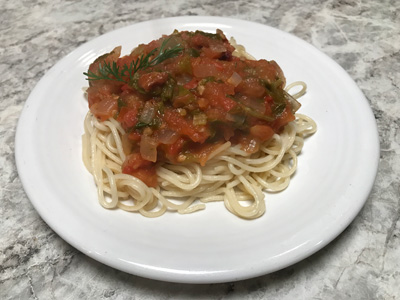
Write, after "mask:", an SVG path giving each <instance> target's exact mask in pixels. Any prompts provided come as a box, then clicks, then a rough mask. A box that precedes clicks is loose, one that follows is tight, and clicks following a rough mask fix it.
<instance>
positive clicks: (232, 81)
mask: <svg viewBox="0 0 400 300" xmlns="http://www.w3.org/2000/svg"><path fill="white" fill-rule="evenodd" d="M227 82H228V83H229V84H232V85H233V86H234V87H237V86H238V85H239V84H240V83H241V82H242V77H241V76H240V75H239V74H238V73H236V72H233V74H232V76H231V77H229V79H228V80H227Z"/></svg>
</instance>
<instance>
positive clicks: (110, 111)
mask: <svg viewBox="0 0 400 300" xmlns="http://www.w3.org/2000/svg"><path fill="white" fill-rule="evenodd" d="M117 109H118V107H117V100H116V99H115V97H109V98H106V99H103V100H101V101H100V102H97V103H95V104H93V105H92V106H91V107H90V111H91V112H92V114H93V115H94V116H95V117H96V118H98V119H99V120H100V121H105V120H107V119H109V118H111V117H112V116H113V115H114V114H115V113H116V112H117Z"/></svg>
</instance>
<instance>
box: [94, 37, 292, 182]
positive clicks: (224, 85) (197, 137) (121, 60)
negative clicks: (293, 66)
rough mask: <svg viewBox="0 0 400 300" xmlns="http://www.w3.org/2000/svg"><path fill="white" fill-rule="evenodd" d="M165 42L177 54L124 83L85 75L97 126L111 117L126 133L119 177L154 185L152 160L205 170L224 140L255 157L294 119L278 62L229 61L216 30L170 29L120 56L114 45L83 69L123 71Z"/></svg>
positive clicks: (228, 46)
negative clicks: (191, 164)
mask: <svg viewBox="0 0 400 300" xmlns="http://www.w3.org/2000/svg"><path fill="white" fill-rule="evenodd" d="M163 42H164V45H165V48H164V49H171V48H173V47H175V48H176V47H179V48H180V51H179V53H177V54H176V55H175V56H174V57H171V58H168V59H166V60H164V61H162V62H161V63H158V64H154V65H152V66H149V67H147V68H143V69H139V70H138V71H137V72H135V74H134V75H133V76H128V75H127V74H126V73H125V74H123V75H124V76H125V77H124V80H120V81H117V80H112V77H111V80H107V79H101V80H90V78H89V85H90V86H89V88H88V89H87V94H88V101H89V107H90V111H91V112H92V113H93V115H94V116H95V117H96V118H98V119H99V120H100V121H105V120H107V119H109V118H114V119H116V120H117V121H118V122H119V123H120V124H121V126H122V127H123V129H124V130H125V131H126V134H125V135H123V136H122V143H123V149H124V152H125V154H126V155H127V157H126V160H125V161H124V163H123V165H122V172H123V173H125V174H131V175H133V176H135V177H137V178H139V179H141V180H142V181H143V182H144V183H146V184H147V185H148V186H150V187H155V186H157V175H156V163H158V162H169V163H173V164H182V163H187V162H197V163H199V164H201V165H203V166H204V165H205V163H206V162H207V160H208V158H209V156H210V154H211V153H212V152H213V151H214V150H215V149H216V148H218V147H219V146H221V145H222V144H223V143H225V142H227V141H230V142H231V143H232V144H233V145H235V144H240V145H241V147H242V149H243V150H245V151H247V152H249V153H254V152H256V151H258V149H259V145H260V144H261V143H263V142H265V141H267V140H268V139H270V138H271V137H272V136H273V135H274V133H279V132H280V130H281V129H282V128H283V126H285V125H286V124H287V123H289V122H291V121H293V120H294V119H295V117H294V110H295V109H294V108H293V105H292V102H291V101H290V99H289V98H290V96H288V95H287V93H286V92H284V90H283V88H284V86H285V77H284V75H283V73H282V70H281V69H280V67H279V66H278V64H277V63H275V62H274V61H267V60H264V59H262V60H258V61H256V60H248V59H244V58H239V57H236V56H233V55H232V53H233V51H234V50H235V49H234V47H233V46H232V45H231V44H230V43H229V41H228V40H227V39H226V37H225V35H224V34H223V33H222V32H221V31H220V30H217V32H216V33H215V34H211V33H205V32H201V31H196V32H187V31H183V32H178V31H175V32H174V33H172V34H171V35H169V36H163V37H162V38H160V39H158V40H154V41H152V42H151V43H149V44H147V45H144V44H142V45H139V46H138V47H137V48H136V49H134V50H133V51H132V53H131V54H130V55H127V56H123V57H120V54H121V53H120V52H121V47H117V48H115V49H114V50H113V51H112V52H110V53H108V54H105V55H103V56H101V57H99V58H98V59H96V60H95V61H94V62H93V63H92V64H91V65H90V67H89V71H90V72H91V73H92V74H100V73H101V72H100V68H101V67H102V66H103V67H104V65H105V64H107V63H108V64H109V65H112V63H115V66H117V67H119V68H120V69H123V68H124V66H129V65H130V64H131V63H132V62H135V61H137V60H138V59H140V57H144V56H146V55H147V54H148V53H150V52H151V51H153V52H154V54H152V56H151V58H150V60H151V59H152V58H153V57H156V56H157V53H158V52H157V51H159V49H160V47H162V44H163ZM154 49H156V50H155V51H154ZM114 79H115V78H114Z"/></svg>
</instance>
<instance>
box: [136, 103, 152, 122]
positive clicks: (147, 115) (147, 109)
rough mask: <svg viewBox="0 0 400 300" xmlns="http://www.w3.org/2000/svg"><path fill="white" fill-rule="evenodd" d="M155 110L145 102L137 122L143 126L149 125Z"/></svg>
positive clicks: (150, 104)
mask: <svg viewBox="0 0 400 300" xmlns="http://www.w3.org/2000/svg"><path fill="white" fill-rule="evenodd" d="M155 113H156V109H155V107H154V105H153V104H152V103H151V102H146V104H145V105H144V108H143V111H142V113H141V114H140V117H139V121H140V122H142V123H145V124H150V123H151V121H152V120H153V118H154V115H155Z"/></svg>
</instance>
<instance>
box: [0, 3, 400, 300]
mask: <svg viewBox="0 0 400 300" xmlns="http://www.w3.org/2000/svg"><path fill="white" fill-rule="evenodd" d="M166 3H167V2H163V1H159V0H157V1H126V3H124V4H122V3H121V2H116V3H114V2H113V1H103V0H100V1H94V0H89V1H61V0H56V1H48V0H44V1H21V0H17V1H5V0H1V1H0V7H1V10H0V20H1V21H0V22H1V23H0V55H1V56H0V74H1V75H0V91H1V93H0V95H1V102H0V154H1V155H0V170H1V172H0V183H1V184H0V187H1V188H0V199H1V201H0V214H1V225H0V299H53V298H54V299H81V298H82V299H106V298H107V299H188V298H200V299H223V298H234V299H261V298H265V299H267V298H268V299H350V298H351V299H400V296H399V295H400V288H399V287H400V155H399V154H400V130H399V127H400V117H399V116H400V102H399V100H398V98H399V95H400V93H399V91H400V75H399V74H400V72H399V70H400V38H399V36H400V2H399V1H383V2H382V1H365V2H363V1H351V0H344V1H341V0H329V1H294V0H288V1H277V0H273V1H261V0H259V1H245V0H240V1H219V0H214V1H192V0H189V1H184V0H176V1H170V2H168V4H166ZM183 15H215V16H227V17H234V18H239V19H245V20H250V21H255V22H259V23H262V24H266V25H270V26H273V27H276V28H279V29H281V30H283V31H287V32H290V33H292V34H294V35H296V36H298V37H300V38H302V39H304V40H306V41H308V42H309V43H311V44H313V45H314V46H316V47H317V48H319V49H320V50H321V51H323V52H325V53H326V54H327V55H329V56H330V57H332V58H333V59H334V60H336V61H337V62H338V63H339V64H340V65H341V66H342V67H343V68H344V69H345V70H346V71H347V72H348V73H349V74H350V76H351V77H352V78H353V79H354V80H355V81H356V83H357V84H358V85H359V87H360V88H361V90H362V91H363V92H364V94H365V95H366V97H367V99H368V101H369V102H370V104H371V107H372V109H373V112H374V114H375V117H376V120H377V124H378V128H379V134H380V144H381V160H380V167H379V172H378V175H377V179H376V182H375V185H374V188H373V190H372V193H371V195H370V196H369V198H368V201H367V203H366V205H365V207H364V208H363V210H362V211H361V213H360V214H359V215H358V216H357V218H356V219H355V220H354V222H352V224H351V225H350V226H349V227H348V228H347V229H346V230H345V231H344V232H343V233H342V234H341V235H340V236H339V237H338V238H337V239H335V240H334V241H333V242H332V243H331V244H329V245H328V246H327V247H325V248H324V249H322V250H321V251H319V252H318V253H316V254H314V255H312V256H311V257H309V258H307V259H306V260H304V261H302V262H300V263H297V264H295V265H293V266H290V267H288V268H286V269H283V270H281V271H278V272H276V273H273V274H269V275H265V276H262V277H258V278H255V279H249V280H245V281H240V282H234V283H226V284H214V285H201V286H199V285H184V284H171V283H164V282H158V281H153V280H148V279H144V278H140V277H136V276H133V275H129V274H126V273H123V272H120V271H117V270H114V269H112V268H110V267H107V266H105V265H102V264H101V263H98V262H96V261H94V260H92V259H91V258H89V257H87V256H85V255H83V254H82V253H80V252H79V251H77V250H75V249H74V248H72V247H71V246H70V245H68V244H67V243H65V242H64V241H63V240H62V239H61V238H60V237H58V235H57V234H55V233H54V232H53V231H52V230H51V229H50V228H49V227H48V226H47V225H46V224H45V223H44V222H43V221H42V219H41V218H40V217H39V215H38V214H37V213H36V211H35V210H34V208H33V207H32V205H31V203H30V201H29V200H28V198H27V196H26V194H25V193H24V190H23V188H22V185H21V182H20V179H19V177H18V173H17V170H16V166H15V159H14V138H15V130H16V125H17V121H18V117H19V115H20V112H21V110H22V108H23V105H24V103H25V101H26V99H27V97H28V95H29V93H30V91H31V90H32V88H33V87H34V86H35V85H36V84H37V82H38V81H39V80H40V78H41V77H42V76H43V75H44V73H45V72H46V71H47V70H49V68H51V67H52V66H53V65H54V64H55V63H56V62H57V61H58V60H59V59H61V58H62V57H64V56H65V55H66V54H68V53H69V52H70V51H72V50H74V49H75V48H76V47H77V46H79V45H80V44H82V43H84V42H86V41H88V40H90V39H93V38H94V37H96V36H99V35H101V34H103V33H105V32H108V31H111V30H113V29H117V28H120V27H123V26H126V25H130V24H133V23H136V22H140V21H144V20H150V19H156V18H162V17H170V16H183Z"/></svg>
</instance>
